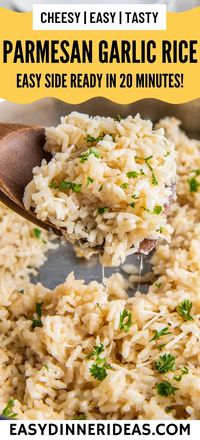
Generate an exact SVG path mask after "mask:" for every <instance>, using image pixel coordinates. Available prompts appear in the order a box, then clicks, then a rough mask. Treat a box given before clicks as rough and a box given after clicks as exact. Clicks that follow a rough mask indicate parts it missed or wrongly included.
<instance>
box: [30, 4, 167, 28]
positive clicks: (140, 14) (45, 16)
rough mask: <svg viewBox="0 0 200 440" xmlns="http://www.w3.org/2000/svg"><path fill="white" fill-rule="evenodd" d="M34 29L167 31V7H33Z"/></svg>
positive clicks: (60, 5)
mask: <svg viewBox="0 0 200 440" xmlns="http://www.w3.org/2000/svg"><path fill="white" fill-rule="evenodd" d="M33 29H34V30H54V31H56V30H57V31H58V30H151V31H152V30H166V5H165V4H162V5H156V4H137V5H135V4H132V5H131V4H123V5H119V4H109V3H108V4H105V5H104V4H54V5H50V4H44V5H41V4H40V5H33Z"/></svg>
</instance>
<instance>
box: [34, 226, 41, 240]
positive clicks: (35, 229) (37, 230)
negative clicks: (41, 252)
mask: <svg viewBox="0 0 200 440" xmlns="http://www.w3.org/2000/svg"><path fill="white" fill-rule="evenodd" d="M33 232H34V235H35V237H36V238H38V239H39V238H41V233H42V231H41V229H39V228H34V229H33Z"/></svg>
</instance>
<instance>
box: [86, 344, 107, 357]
mask: <svg viewBox="0 0 200 440" xmlns="http://www.w3.org/2000/svg"><path fill="white" fill-rule="evenodd" d="M103 351H104V345H103V344H100V345H95V346H94V348H93V350H92V351H91V353H89V354H88V355H87V356H86V359H92V358H93V357H95V356H99V355H100V354H101V353H103Z"/></svg>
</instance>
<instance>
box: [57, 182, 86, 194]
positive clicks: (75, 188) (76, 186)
mask: <svg viewBox="0 0 200 440" xmlns="http://www.w3.org/2000/svg"><path fill="white" fill-rule="evenodd" d="M81 187H82V183H74V182H66V181H65V180H63V181H62V182H60V186H59V189H60V190H61V191H65V190H66V189H71V190H72V191H73V192H75V193H78V192H80V190H81Z"/></svg>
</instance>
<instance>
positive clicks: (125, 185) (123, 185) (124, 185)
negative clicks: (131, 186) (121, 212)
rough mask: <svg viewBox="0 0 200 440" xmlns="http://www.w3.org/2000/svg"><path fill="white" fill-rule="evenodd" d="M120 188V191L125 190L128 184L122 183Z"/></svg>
mask: <svg viewBox="0 0 200 440" xmlns="http://www.w3.org/2000/svg"><path fill="white" fill-rule="evenodd" d="M120 187H121V188H122V189H127V188H128V183H126V182H124V183H122V185H121V186H120Z"/></svg>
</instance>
